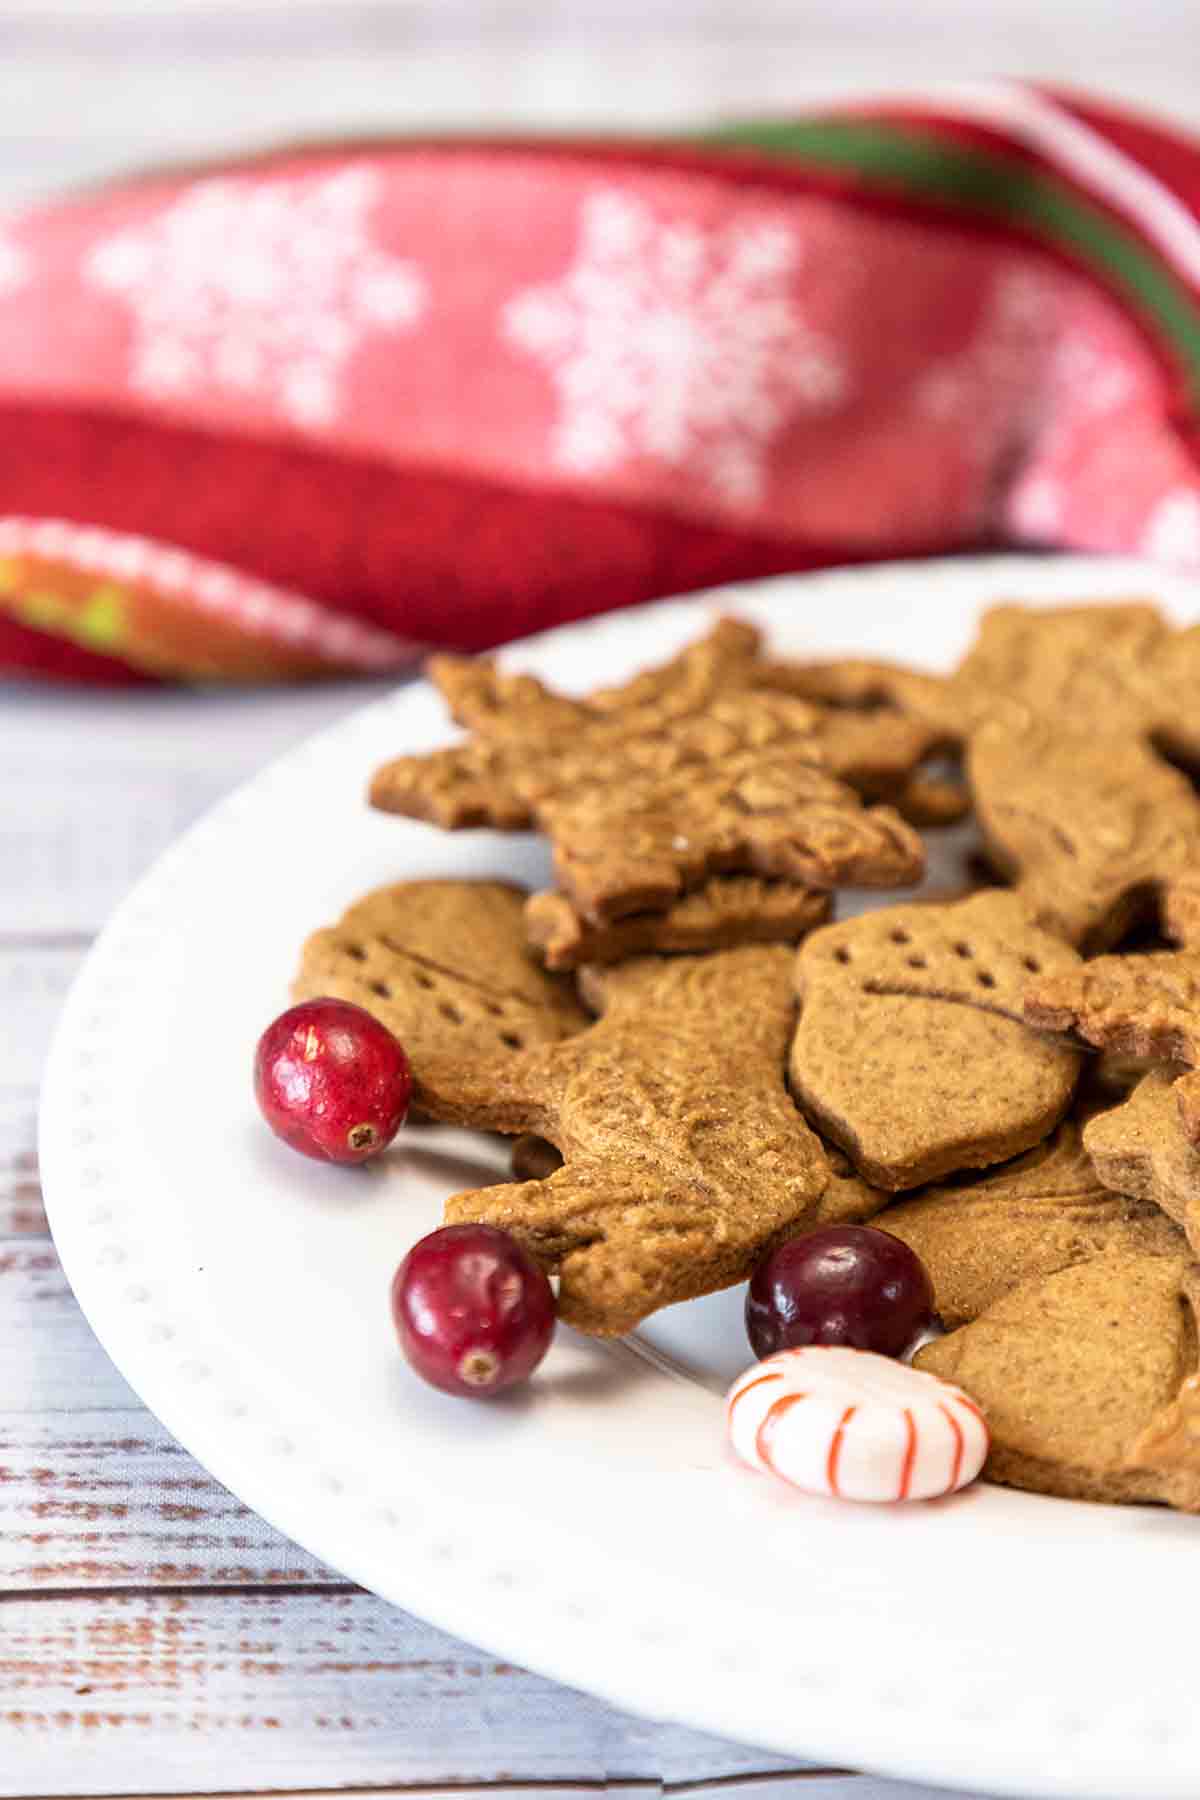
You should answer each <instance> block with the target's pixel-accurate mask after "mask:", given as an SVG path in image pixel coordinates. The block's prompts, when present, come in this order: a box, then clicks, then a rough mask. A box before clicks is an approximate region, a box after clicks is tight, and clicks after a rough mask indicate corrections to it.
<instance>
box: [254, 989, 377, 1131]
mask: <svg viewBox="0 0 1200 1800" xmlns="http://www.w3.org/2000/svg"><path fill="white" fill-rule="evenodd" d="M411 1091H412V1070H411V1069H410V1068H409V1063H408V1058H407V1056H406V1055H405V1054H404V1050H403V1048H402V1047H401V1045H400V1043H399V1042H398V1041H397V1039H396V1038H394V1037H393V1036H392V1034H391V1032H390V1031H389V1030H388V1028H387V1026H386V1025H381V1024H380V1022H379V1020H378V1019H376V1018H375V1017H374V1016H373V1015H372V1014H371V1013H369V1012H367V1011H366V1009H365V1008H364V1007H361V1006H354V1005H352V1004H351V1003H350V1001H349V1000H302V1001H301V1002H300V1005H299V1006H293V1007H290V1008H289V1010H288V1011H287V1012H285V1013H280V1015H279V1017H278V1018H277V1019H276V1020H275V1021H274V1023H273V1024H271V1025H268V1026H267V1029H266V1030H265V1031H264V1032H263V1034H262V1036H261V1037H260V1038H259V1040H258V1049H257V1050H256V1051H255V1053H254V1092H255V1095H256V1097H257V1099H258V1104H259V1107H260V1108H261V1111H262V1115H263V1118H264V1119H265V1120H266V1121H267V1124H268V1125H269V1126H270V1127H271V1130H272V1131H273V1132H274V1133H275V1135H276V1137H281V1138H282V1139H283V1141H284V1143H285V1144H290V1145H291V1147H292V1149H293V1150H299V1151H300V1152H301V1153H302V1154H303V1155H304V1156H315V1157H318V1158H324V1159H325V1160H327V1161H329V1162H336V1163H360V1162H365V1161H366V1160H367V1158H368V1157H369V1156H374V1155H376V1154H377V1152H378V1151H380V1150H382V1149H384V1148H385V1147H386V1145H388V1144H390V1143H391V1141H392V1139H393V1138H394V1137H395V1135H396V1133H397V1132H398V1131H399V1129H400V1127H401V1125H403V1123H404V1120H405V1116H406V1114H407V1112H408V1097H409V1094H410V1093H411Z"/></svg>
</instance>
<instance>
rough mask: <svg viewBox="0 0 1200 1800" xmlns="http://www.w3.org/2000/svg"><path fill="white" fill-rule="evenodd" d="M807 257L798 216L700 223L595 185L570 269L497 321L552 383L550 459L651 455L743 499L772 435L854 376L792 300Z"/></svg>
mask: <svg viewBox="0 0 1200 1800" xmlns="http://www.w3.org/2000/svg"><path fill="white" fill-rule="evenodd" d="M800 261H801V251H800V245H799V243H798V241H797V238H796V235H795V233H794V231H793V230H792V229H791V227H790V226H788V225H785V224H783V223H782V222H781V221H779V220H777V219H772V218H769V217H764V216H762V215H761V214H759V213H755V214H753V215H751V214H750V213H749V212H743V213H742V214H741V215H740V216H735V217H734V218H732V219H730V220H728V221H727V222H726V223H724V224H722V225H719V226H715V227H701V226H698V225H695V224H692V223H688V222H683V221H677V222H667V221H663V220H661V219H659V218H658V217H656V216H655V214H654V213H653V212H652V211H651V210H650V208H649V207H648V206H646V205H645V204H643V203H642V202H641V201H640V200H635V199H632V198H630V197H629V196H628V195H626V194H624V193H621V192H620V191H619V190H615V189H602V190H600V191H598V192H595V193H593V194H591V195H589V196H588V198H587V199H586V200H585V201H584V204H583V208H582V213H581V229H580V239H579V245H578V248H577V251H576V254H575V259H574V262H573V263H572V265H571V267H570V268H569V269H568V270H567V272H566V274H565V275H563V276H562V277H561V278H560V279H559V280H557V281H554V282H550V283H547V284H545V285H543V286H539V287H532V288H526V289H524V290H523V291H522V292H520V293H518V294H516V295H514V296H513V298H512V299H511V300H510V301H509V302H508V304H507V306H506V307H505V309H504V314H503V321H502V323H503V331H504V335H505V336H506V338H507V339H508V341H509V342H510V343H511V344H512V345H514V346H515V347H517V348H518V349H520V350H522V351H525V352H527V353H528V354H529V355H531V356H533V357H535V358H537V360H538V361H539V362H541V363H543V364H544V365H545V367H546V368H547V369H548V370H549V372H550V375H551V378H552V380H553V382H554V386H555V388H556V390H557V396H558V419H557V423H556V426H555V431H554V437H553V442H552V455H553V458H554V460H555V462H556V463H557V464H558V465H559V467H561V468H563V469H567V470H570V471H571V472H572V473H575V474H578V475H597V474H605V473H608V472H610V471H613V470H615V469H618V468H621V467H622V466H623V465H625V464H627V463H629V462H631V461H632V460H633V459H635V458H639V457H644V458H649V459H650V460H652V461H654V462H658V463H660V464H665V465H666V466H667V467H669V468H672V469H677V470H680V471H682V472H684V473H685V474H687V475H690V476H692V477H694V478H696V479H698V480H699V481H700V483H701V484H702V485H703V487H704V488H705V489H706V490H708V491H709V492H710V493H711V494H714V495H715V496H716V497H717V498H718V499H719V500H721V501H723V502H724V503H725V504H726V505H728V506H729V507H731V508H740V507H745V506H748V505H752V504H753V503H754V502H755V501H756V500H757V499H758V498H759V497H760V495H761V493H762V489H763V480H764V461H765V456H766V451H767V449H768V446H769V445H770V443H771V440H772V439H773V438H774V437H775V435H776V434H777V433H778V432H779V431H780V429H781V428H782V427H783V426H784V425H785V424H786V422H787V421H788V419H789V418H790V417H792V416H793V415H794V414H795V413H796V412H798V411H805V410H812V411H823V410H826V409H829V408H832V407H833V406H836V405H837V404H838V403H839V402H840V401H841V399H842V398H843V397H844V395H845V392H846V389H847V386H848V379H847V372H846V367H845V363H844V361H843V358H842V355H841V353H840V351H839V350H838V349H837V348H836V346H834V345H833V344H832V343H830V342H829V341H828V340H827V339H825V338H824V337H822V336H821V335H819V334H818V333H817V332H815V331H813V330H812V329H811V328H810V327H809V326H808V325H806V323H805V321H804V319H803V318H802V317H801V315H800V312H799V310H798V308H797V305H796V300H795V286H796V276H797V272H798V269H799V266H800Z"/></svg>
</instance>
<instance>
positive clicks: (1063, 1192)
mask: <svg viewBox="0 0 1200 1800" xmlns="http://www.w3.org/2000/svg"><path fill="white" fill-rule="evenodd" d="M1104 1116H1105V1115H1101V1118H1103V1117H1104ZM1099 1122H1100V1120H1099V1119H1093V1120H1092V1121H1091V1123H1090V1124H1088V1123H1085V1124H1083V1125H1082V1126H1081V1122H1080V1118H1079V1116H1078V1115H1076V1116H1074V1117H1071V1118H1068V1119H1064V1120H1063V1122H1062V1124H1061V1125H1059V1126H1058V1128H1057V1130H1056V1131H1055V1132H1054V1133H1053V1134H1052V1135H1051V1136H1050V1137H1048V1138H1047V1139H1046V1140H1045V1142H1044V1143H1041V1144H1038V1145H1037V1146H1036V1147H1035V1148H1034V1149H1032V1150H1029V1151H1027V1152H1026V1153H1025V1155H1024V1156H1019V1157H1017V1158H1016V1159H1015V1160H1014V1161H1013V1162H1008V1163H1004V1164H1002V1165H1001V1166H1000V1167H999V1168H996V1169H989V1170H988V1172H987V1173H986V1174H985V1175H981V1176H979V1175H976V1176H972V1175H960V1176H958V1177H957V1178H956V1179H954V1180H952V1181H949V1182H946V1183H943V1184H941V1185H939V1186H937V1187H931V1188H926V1189H924V1190H923V1191H922V1192H921V1193H919V1194H917V1195H914V1196H913V1198H912V1199H908V1200H902V1201H900V1202H899V1204H898V1205H896V1206H892V1207H890V1208H889V1210H888V1215H887V1218H886V1219H885V1220H884V1228H885V1229H886V1230H887V1231H889V1232H890V1233H891V1234H892V1236H893V1237H898V1238H901V1239H903V1241H904V1242H905V1243H906V1244H907V1245H908V1246H909V1248H910V1249H912V1250H915V1251H916V1253H917V1255H918V1256H919V1257H920V1259H921V1261H922V1262H923V1263H924V1265H925V1267H926V1269H928V1271H929V1276H930V1279H931V1281H932V1282H933V1291H934V1297H935V1303H936V1307H937V1312H938V1316H939V1318H940V1319H941V1321H942V1323H943V1325H945V1326H946V1328H947V1329H948V1330H954V1329H956V1328H957V1327H958V1326H959V1325H965V1324H968V1323H969V1322H970V1321H971V1320H972V1319H977V1318H978V1317H979V1315H980V1314H981V1313H983V1312H986V1311H987V1309H988V1308H989V1307H990V1306H992V1305H994V1303H995V1302H996V1301H997V1300H1000V1299H1002V1298H1003V1296H1004V1295H1005V1294H1007V1293H1009V1292H1010V1291H1011V1290H1012V1289H1013V1288H1014V1287H1018V1286H1020V1284H1021V1283H1022V1282H1025V1281H1028V1280H1030V1279H1031V1278H1034V1277H1040V1276H1044V1275H1052V1274H1054V1273H1055V1272H1056V1270H1058V1269H1065V1268H1069V1267H1071V1265H1072V1264H1074V1263H1078V1262H1088V1261H1090V1260H1091V1258H1092V1257H1094V1256H1098V1255H1100V1254H1101V1253H1102V1252H1104V1251H1105V1250H1109V1249H1114V1248H1120V1249H1122V1250H1124V1251H1126V1252H1129V1253H1131V1254H1145V1255H1176V1256H1178V1255H1179V1254H1180V1253H1181V1252H1182V1249H1183V1245H1182V1243H1181V1241H1180V1237H1179V1233H1178V1231H1177V1230H1176V1229H1175V1227H1174V1226H1173V1225H1172V1224H1171V1223H1170V1221H1169V1220H1168V1219H1166V1218H1164V1217H1163V1215H1162V1213H1161V1212H1160V1211H1159V1210H1158V1208H1157V1207H1156V1206H1152V1205H1150V1204H1148V1201H1149V1198H1150V1197H1149V1196H1147V1197H1146V1199H1142V1200H1139V1199H1129V1198H1127V1197H1126V1195H1128V1194H1134V1193H1136V1192H1137V1191H1138V1190H1137V1189H1134V1188H1129V1189H1126V1190H1125V1192H1124V1193H1110V1192H1109V1189H1108V1187H1107V1186H1106V1185H1105V1184H1104V1182H1103V1180H1102V1179H1101V1177H1100V1175H1099V1173H1098V1171H1097V1169H1095V1168H1093V1166H1092V1158H1091V1156H1090V1155H1089V1154H1088V1151H1087V1149H1086V1148H1085V1144H1086V1143H1087V1134H1088V1132H1089V1130H1091V1129H1092V1126H1093V1125H1095V1124H1098V1123H1099Z"/></svg>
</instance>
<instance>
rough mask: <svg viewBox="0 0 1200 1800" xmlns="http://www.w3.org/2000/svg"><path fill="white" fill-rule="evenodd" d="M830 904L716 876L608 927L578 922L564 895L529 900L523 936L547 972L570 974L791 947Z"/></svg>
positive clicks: (806, 892)
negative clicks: (590, 966)
mask: <svg viewBox="0 0 1200 1800" xmlns="http://www.w3.org/2000/svg"><path fill="white" fill-rule="evenodd" d="M830 904H831V903H830V896H829V895H828V894H827V893H819V892H816V891H814V890H810V889H808V888H803V887H797V886H795V885H794V884H793V883H791V882H783V881H763V880H762V879H761V878H760V877H758V876H756V875H716V876H714V877H713V878H712V879H711V880H710V881H706V882H705V884H704V886H703V887H699V888H694V889H693V890H692V891H691V892H690V893H687V894H684V896H683V897H682V899H680V900H678V901H677V902H676V904H675V905H674V906H671V907H668V908H667V909H666V911H665V912H647V913H632V914H629V915H627V916H626V917H625V918H623V919H617V920H614V921H613V922H612V923H611V924H607V925H596V924H594V923H593V922H592V921H590V920H588V919H586V918H584V916H583V915H582V914H581V913H580V912H579V911H578V909H577V908H576V907H574V906H573V905H572V904H571V902H570V900H568V898H567V896H566V895H565V894H557V893H544V894H534V895H533V896H532V898H531V899H530V900H529V901H528V902H527V904H526V907H525V929H526V932H527V934H528V938H529V942H530V944H532V945H533V946H534V948H535V949H536V950H537V951H538V953H539V954H540V956H541V958H542V960H543V961H544V963H545V965H546V967H547V968H548V969H577V968H579V967H580V966H581V965H582V964H584V963H612V962H624V960H625V958H626V957H629V956H644V955H651V956H654V955H661V954H664V953H668V954H670V953H690V954H696V953H699V952H701V951H705V950H728V949H732V948H733V947H734V945H736V944H772V943H774V944H795V943H798V942H799V941H800V939H801V938H802V937H804V936H805V934H806V933H807V932H809V931H812V930H813V929H814V927H816V926H817V925H824V924H825V923H826V921H827V920H828V918H829V913H830Z"/></svg>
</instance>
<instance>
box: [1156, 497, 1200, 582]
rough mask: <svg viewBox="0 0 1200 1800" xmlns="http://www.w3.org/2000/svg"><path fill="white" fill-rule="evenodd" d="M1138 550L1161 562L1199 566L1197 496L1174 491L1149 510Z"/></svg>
mask: <svg viewBox="0 0 1200 1800" xmlns="http://www.w3.org/2000/svg"><path fill="white" fill-rule="evenodd" d="M1141 548H1142V550H1143V551H1144V553H1145V554H1146V555H1147V556H1153V557H1157V558H1158V559H1159V560H1161V561H1162V562H1170V563H1186V564H1190V565H1192V566H1195V565H1196V564H1200V494H1197V493H1195V492H1194V491H1193V490H1192V489H1191V488H1175V489H1173V490H1172V491H1171V492H1170V493H1167V494H1164V495H1163V497H1162V499H1161V500H1159V501H1158V502H1157V504H1156V505H1155V507H1154V508H1153V510H1152V512H1151V514H1150V517H1149V519H1148V521H1147V523H1146V528H1145V531H1144V532H1143V534H1142V543H1141Z"/></svg>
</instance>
